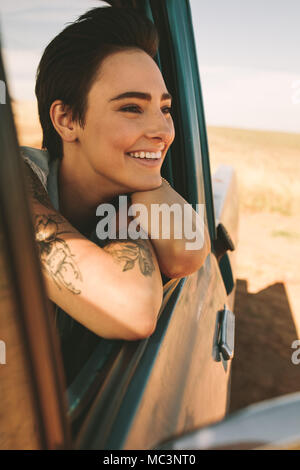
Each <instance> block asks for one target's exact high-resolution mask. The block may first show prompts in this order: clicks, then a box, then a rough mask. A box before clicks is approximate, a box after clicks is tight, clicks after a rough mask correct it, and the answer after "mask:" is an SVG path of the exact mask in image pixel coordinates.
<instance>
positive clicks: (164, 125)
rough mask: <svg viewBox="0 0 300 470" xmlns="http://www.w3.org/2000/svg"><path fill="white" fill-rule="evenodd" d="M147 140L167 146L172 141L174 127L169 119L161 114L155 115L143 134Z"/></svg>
mask: <svg viewBox="0 0 300 470" xmlns="http://www.w3.org/2000/svg"><path fill="white" fill-rule="evenodd" d="M145 135H146V137H147V138H148V139H156V140H160V141H163V142H165V143H166V144H168V143H169V142H170V141H171V142H172V141H173V139H174V125H173V120H172V118H171V117H166V115H164V114H163V113H162V112H160V113H157V114H156V115H155V117H153V118H152V119H151V122H149V127H148V129H147V131H146V132H145Z"/></svg>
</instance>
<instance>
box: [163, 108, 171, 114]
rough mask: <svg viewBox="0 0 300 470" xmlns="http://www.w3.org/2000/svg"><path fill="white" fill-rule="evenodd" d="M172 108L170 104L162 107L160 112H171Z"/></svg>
mask: <svg viewBox="0 0 300 470" xmlns="http://www.w3.org/2000/svg"><path fill="white" fill-rule="evenodd" d="M171 111H172V108H171V107H170V106H166V107H165V108H163V109H162V112H163V113H164V114H171Z"/></svg>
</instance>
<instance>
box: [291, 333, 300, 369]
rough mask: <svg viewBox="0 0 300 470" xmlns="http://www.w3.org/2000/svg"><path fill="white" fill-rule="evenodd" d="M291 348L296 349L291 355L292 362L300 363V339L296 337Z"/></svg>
mask: <svg viewBox="0 0 300 470" xmlns="http://www.w3.org/2000/svg"><path fill="white" fill-rule="evenodd" d="M291 348H292V349H296V351H294V352H293V354H292V357H291V360H292V363H293V364H295V365H298V364H300V339H295V341H293V342H292V345H291Z"/></svg>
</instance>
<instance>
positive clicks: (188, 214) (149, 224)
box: [131, 179, 210, 278]
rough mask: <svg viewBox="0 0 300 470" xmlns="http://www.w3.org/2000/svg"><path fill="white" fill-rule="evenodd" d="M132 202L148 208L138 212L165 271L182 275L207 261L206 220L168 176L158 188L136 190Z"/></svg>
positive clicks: (177, 275) (166, 273)
mask: <svg viewBox="0 0 300 470" xmlns="http://www.w3.org/2000/svg"><path fill="white" fill-rule="evenodd" d="M131 202H132V204H142V205H143V206H144V208H145V210H144V209H143V214H141V213H139V214H138V215H139V222H140V226H141V228H142V229H143V230H144V231H145V232H146V233H147V234H148V236H149V238H150V240H151V243H152V245H153V246H154V249H155V251H156V254H157V259H158V263H159V267H160V270H161V272H163V273H164V274H165V275H166V276H167V277H169V278H180V277H184V276H186V275H188V274H191V273H192V272H194V271H197V270H198V269H199V268H200V267H201V266H202V265H203V263H204V261H205V259H206V257H207V255H208V253H209V252H210V240H209V234H208V230H207V228H206V226H205V223H204V220H202V217H201V215H199V214H197V212H195V211H194V210H193V208H192V206H191V205H190V204H188V202H186V201H185V200H184V199H183V198H182V197H181V196H180V195H179V194H178V193H177V192H176V191H175V190H174V189H173V188H172V187H171V186H169V184H168V183H167V182H166V181H165V180H164V179H163V180H162V185H161V186H160V187H159V188H157V189H153V190H151V191H139V192H135V193H133V194H132V195H131ZM159 214H160V215H159ZM171 214H172V216H171ZM193 235H194V240H195V241H194V242H192V239H191V238H192V236H193Z"/></svg>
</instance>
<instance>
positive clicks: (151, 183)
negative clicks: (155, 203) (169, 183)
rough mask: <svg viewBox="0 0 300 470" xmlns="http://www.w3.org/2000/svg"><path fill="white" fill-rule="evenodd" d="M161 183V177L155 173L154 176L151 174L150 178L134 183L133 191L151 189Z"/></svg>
mask: <svg viewBox="0 0 300 470" xmlns="http://www.w3.org/2000/svg"><path fill="white" fill-rule="evenodd" d="M161 184H162V179H161V176H160V175H157V177H156V178H154V177H153V176H152V177H151V178H150V177H149V178H147V179H146V180H145V181H141V182H140V184H138V185H137V184H135V186H136V189H135V191H152V190H153V189H157V188H159V187H160V186H161Z"/></svg>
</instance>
